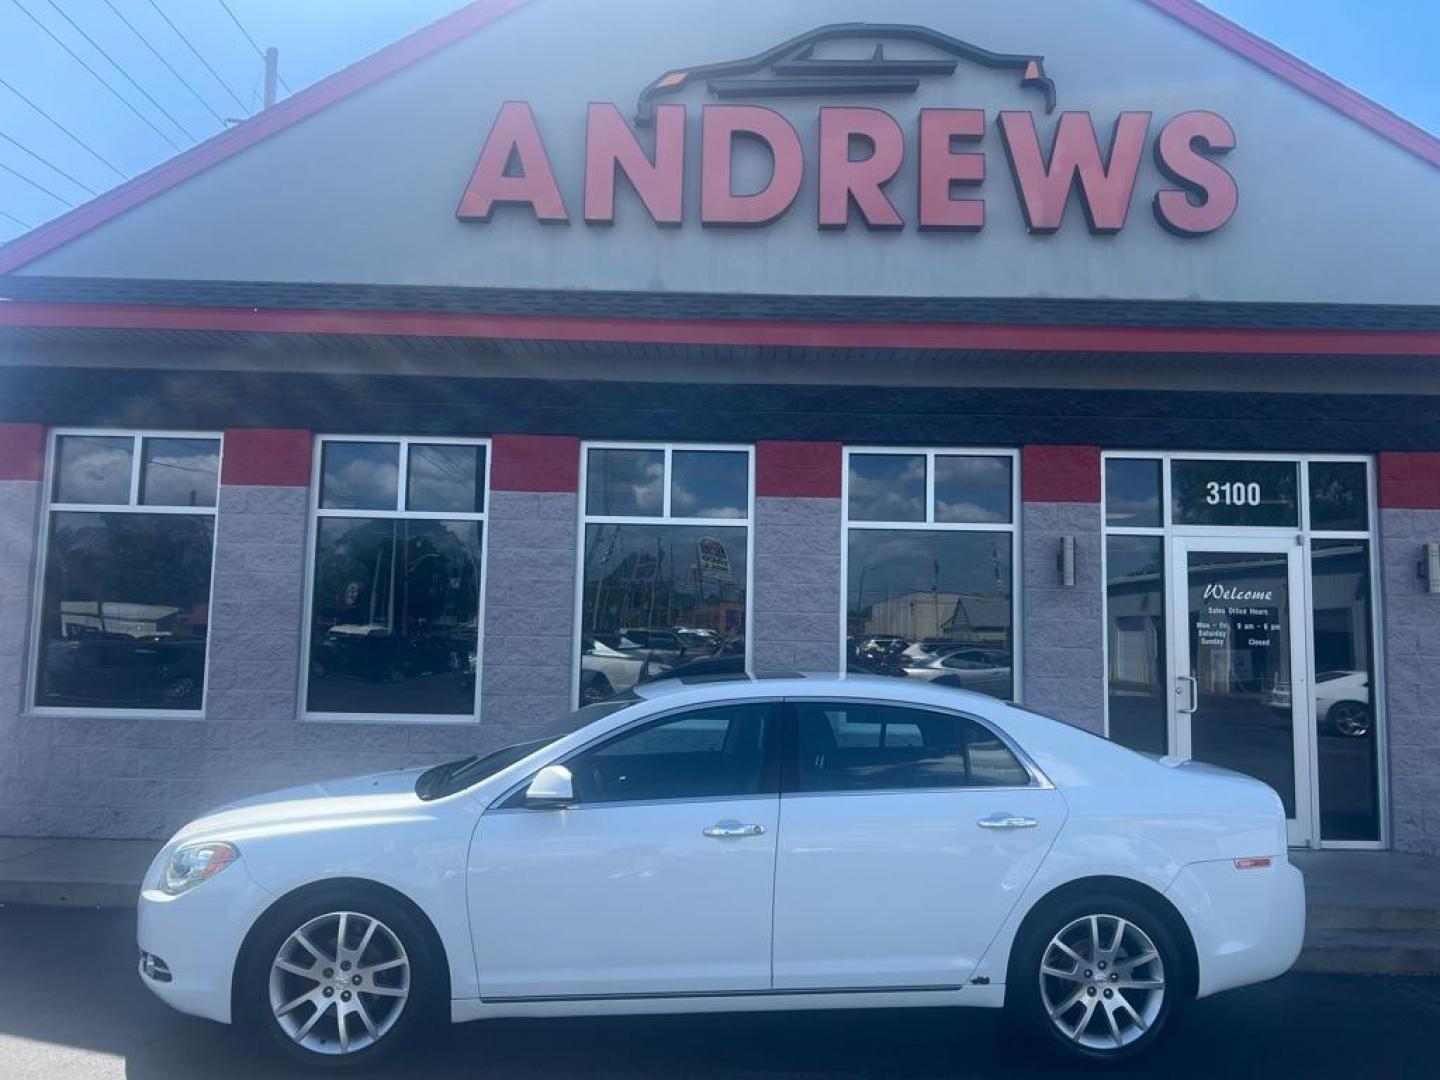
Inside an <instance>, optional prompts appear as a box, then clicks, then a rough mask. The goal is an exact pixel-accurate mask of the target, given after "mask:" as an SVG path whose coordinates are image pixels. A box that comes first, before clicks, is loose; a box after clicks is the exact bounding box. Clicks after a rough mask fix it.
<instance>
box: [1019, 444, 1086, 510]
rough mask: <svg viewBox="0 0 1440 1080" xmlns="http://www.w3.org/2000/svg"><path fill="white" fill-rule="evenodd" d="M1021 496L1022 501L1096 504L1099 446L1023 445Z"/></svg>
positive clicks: (1021, 455) (1021, 449)
mask: <svg viewBox="0 0 1440 1080" xmlns="http://www.w3.org/2000/svg"><path fill="white" fill-rule="evenodd" d="M1020 497H1021V498H1022V499H1023V500H1024V501H1025V502H1073V503H1098V502H1099V501H1100V447H1098V446H1022V447H1021V448H1020Z"/></svg>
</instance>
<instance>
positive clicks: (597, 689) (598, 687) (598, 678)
mask: <svg viewBox="0 0 1440 1080" xmlns="http://www.w3.org/2000/svg"><path fill="white" fill-rule="evenodd" d="M613 693H615V688H614V687H613V686H611V685H610V680H609V679H607V678H606V677H605V676H604V675H601V674H595V675H592V676H590V678H588V679H586V680H585V683H584V685H583V686H581V687H580V704H581V705H594V704H596V703H597V702H601V701H604V700H605V699H606V698H608V697H609V696H610V695H611V694H613Z"/></svg>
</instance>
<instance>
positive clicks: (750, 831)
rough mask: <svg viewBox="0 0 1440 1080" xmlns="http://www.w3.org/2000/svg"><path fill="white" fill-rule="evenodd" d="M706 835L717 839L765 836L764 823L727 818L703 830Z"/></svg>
mask: <svg viewBox="0 0 1440 1080" xmlns="http://www.w3.org/2000/svg"><path fill="white" fill-rule="evenodd" d="M702 831H703V832H704V833H705V835H706V836H709V837H711V838H713V839H715V840H728V839H731V838H733V837H737V836H764V835H765V826H764V825H745V824H742V823H741V822H738V821H735V820H732V819H730V818H726V819H725V820H724V821H717V822H716V823H715V824H714V825H711V826H710V827H709V828H708V829H704V830H702Z"/></svg>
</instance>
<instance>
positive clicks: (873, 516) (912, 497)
mask: <svg viewBox="0 0 1440 1080" xmlns="http://www.w3.org/2000/svg"><path fill="white" fill-rule="evenodd" d="M850 462H851V467H850V515H851V516H852V517H855V518H861V519H864V520H868V521H910V520H914V519H917V518H920V517H923V516H924V512H925V459H924V458H923V457H900V456H895V455H884V454H863V455H856V456H855V457H852V458H851V459H850Z"/></svg>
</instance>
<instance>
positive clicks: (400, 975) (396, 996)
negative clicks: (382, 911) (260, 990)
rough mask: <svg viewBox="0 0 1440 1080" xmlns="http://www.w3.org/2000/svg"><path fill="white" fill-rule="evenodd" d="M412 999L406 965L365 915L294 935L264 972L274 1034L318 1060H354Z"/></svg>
mask: <svg viewBox="0 0 1440 1080" xmlns="http://www.w3.org/2000/svg"><path fill="white" fill-rule="evenodd" d="M409 997H410V958H409V957H408V956H407V955H406V954H405V947H404V946H403V945H401V944H400V939H399V938H398V937H396V935H395V932H394V931H393V930H391V929H390V928H389V927H388V926H386V925H385V924H384V923H382V922H381V921H380V920H379V919H376V918H374V917H373V916H370V915H362V914H359V913H358V912H354V911H333V912H330V913H328V914H326V915H319V916H316V917H315V918H313V919H311V920H310V921H309V922H307V923H306V924H305V925H304V926H302V927H300V928H299V929H298V930H296V931H295V932H294V933H292V934H291V935H290V936H289V937H287V938H286V939H285V943H284V944H283V945H281V946H280V951H279V952H277V953H276V954H275V959H274V961H273V962H272V964H271V965H270V1010H271V1012H272V1013H273V1014H274V1016H275V1021H276V1023H278V1024H279V1025H280V1030H282V1031H283V1032H285V1034H286V1035H288V1036H290V1038H291V1039H293V1040H294V1041H295V1042H297V1043H299V1044H300V1045H301V1046H303V1047H304V1048H305V1049H307V1050H313V1051H314V1052H315V1053H317V1054H353V1053H357V1052H358V1051H361V1050H364V1049H365V1048H366V1047H369V1046H373V1045H375V1043H377V1042H379V1041H380V1040H381V1039H382V1038H384V1037H385V1033H386V1032H387V1031H389V1030H390V1029H391V1028H392V1027H394V1026H395V1022H396V1021H397V1020H399V1019H400V1014H401V1013H402V1012H404V1011H405V1003H406V1001H407V1000H408V999H409Z"/></svg>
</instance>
